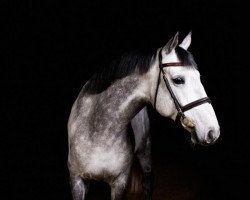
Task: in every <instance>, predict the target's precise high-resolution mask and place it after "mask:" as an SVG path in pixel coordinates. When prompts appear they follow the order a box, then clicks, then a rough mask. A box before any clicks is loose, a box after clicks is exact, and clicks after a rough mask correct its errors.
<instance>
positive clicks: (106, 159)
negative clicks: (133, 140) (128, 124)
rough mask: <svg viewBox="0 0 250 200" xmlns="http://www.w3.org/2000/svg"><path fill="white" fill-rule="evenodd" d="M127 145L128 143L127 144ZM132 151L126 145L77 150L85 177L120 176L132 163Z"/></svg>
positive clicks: (86, 147)
mask: <svg viewBox="0 0 250 200" xmlns="http://www.w3.org/2000/svg"><path fill="white" fill-rule="evenodd" d="M125 143H126V142H125ZM131 150H132V149H131V148H128V146H127V145H126V144H119V143H117V144H113V145H111V146H110V145H107V146H104V145H97V144H95V145H93V146H92V145H90V146H88V145H84V146H83V145H81V146H78V148H77V149H76V154H77V157H78V162H79V163H80V165H79V166H80V171H82V172H84V174H83V176H84V175H86V176H91V177H100V176H103V175H118V174H120V173H121V171H123V169H126V168H127V167H128V164H129V163H130V162H131V154H132V151H131Z"/></svg>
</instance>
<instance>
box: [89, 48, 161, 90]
mask: <svg viewBox="0 0 250 200" xmlns="http://www.w3.org/2000/svg"><path fill="white" fill-rule="evenodd" d="M155 52H156V51H147V52H138V51H134V52H131V53H125V54H123V55H122V57H121V58H120V59H117V60H115V61H113V62H112V63H111V64H110V65H109V66H108V67H102V68H100V69H99V70H98V71H97V72H96V73H95V74H94V75H93V76H92V77H91V78H90V80H89V82H88V83H87V85H86V86H85V92H87V93H90V94H96V93H100V92H102V91H104V90H105V89H107V88H108V87H109V86H110V85H111V84H112V83H113V82H114V81H115V80H117V79H121V78H124V77H126V76H128V75H130V74H132V73H134V72H136V73H139V74H143V73H146V72H147V71H148V70H149V68H150V66H151V63H152V61H154V59H155Z"/></svg>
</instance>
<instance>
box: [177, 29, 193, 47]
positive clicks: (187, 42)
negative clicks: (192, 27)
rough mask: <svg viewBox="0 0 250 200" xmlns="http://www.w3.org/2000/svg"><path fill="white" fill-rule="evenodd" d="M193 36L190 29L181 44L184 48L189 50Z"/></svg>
mask: <svg viewBox="0 0 250 200" xmlns="http://www.w3.org/2000/svg"><path fill="white" fill-rule="evenodd" d="M191 36H192V31H190V32H189V33H188V35H187V36H186V37H185V38H184V40H183V41H182V43H181V44H180V45H179V46H180V47H182V48H183V49H185V50H187V49H188V47H189V46H190V44H191Z"/></svg>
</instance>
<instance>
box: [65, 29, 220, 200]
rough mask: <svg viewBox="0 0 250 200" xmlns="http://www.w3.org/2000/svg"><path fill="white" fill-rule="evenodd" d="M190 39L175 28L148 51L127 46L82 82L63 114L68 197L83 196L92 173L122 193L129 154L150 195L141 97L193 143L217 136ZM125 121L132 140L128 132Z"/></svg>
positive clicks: (78, 199)
mask: <svg viewBox="0 0 250 200" xmlns="http://www.w3.org/2000/svg"><path fill="white" fill-rule="evenodd" d="M190 43H191V33H190V34H188V35H187V36H186V37H185V38H184V40H183V41H182V42H181V43H180V44H179V41H178V33H177V34H176V35H175V36H174V37H173V38H171V39H170V40H169V41H168V42H167V44H166V45H165V46H163V47H162V48H159V49H158V50H156V51H154V52H153V53H152V52H149V53H147V54H142V53H131V54H125V55H124V56H123V57H122V58H121V59H120V60H118V61H117V62H114V63H113V64H112V65H110V66H109V67H107V68H103V69H101V70H99V71H98V72H97V73H96V74H95V75H94V76H93V77H92V78H91V79H90V80H89V81H88V82H87V83H86V84H85V85H84V86H83V88H82V90H81V91H80V94H79V95H78V97H77V99H76V101H75V102H74V104H73V106H72V109H71V114H70V117H69V121H68V144H69V153H68V169H69V173H70V180H71V187H72V195H73V198H74V200H83V199H85V197H86V193H87V188H88V182H89V181H90V180H97V181H104V182H106V183H108V184H109V185H110V187H111V199H112V200H119V199H122V198H123V196H124V192H125V189H126V187H127V185H128V180H129V177H130V171H131V166H132V161H133V157H134V155H136V156H137V157H138V160H139V162H140V164H141V167H142V171H143V174H144V178H143V180H144V183H143V187H144V190H145V199H147V200H149V199H151V196H152V189H151V188H152V184H151V180H152V178H151V177H152V176H151V155H150V137H149V134H147V132H148V131H147V129H148V127H147V124H148V123H147V122H146V123H145V121H144V122H143V120H148V119H147V115H145V112H146V111H145V106H146V105H153V107H154V108H155V110H156V111H157V112H159V113H160V114H161V115H162V116H164V117H169V118H171V119H173V120H176V119H180V120H181V123H182V125H183V127H184V128H185V129H186V130H188V131H189V132H190V133H191V140H192V142H193V143H199V144H203V145H210V144H213V143H214V142H215V141H216V140H217V138H218V137H219V134H220V129H219V124H218V121H217V118H216V115H215V112H214V110H213V107H212V105H211V103H210V100H209V98H208V97H207V94H206V92H205V90H204V87H203V85H202V83H201V81H200V74H199V71H198V69H197V66H196V63H195V61H194V59H193V56H192V54H191V53H190V52H189V51H188V50H187V49H188V47H189V46H190ZM140 111H141V112H140ZM130 123H131V124H132V128H133V129H134V134H135V140H136V142H135V146H133V145H132V142H131V138H130V137H129V134H128V126H129V124H130ZM141 124H144V125H142V126H141ZM140 126H141V127H140ZM143 128H145V129H144V130H140V129H143Z"/></svg>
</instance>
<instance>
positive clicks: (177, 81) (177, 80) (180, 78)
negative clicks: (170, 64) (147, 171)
mask: <svg viewBox="0 0 250 200" xmlns="http://www.w3.org/2000/svg"><path fill="white" fill-rule="evenodd" d="M173 82H174V83H175V84H177V85H180V84H184V83H185V80H184V78H182V77H177V78H173Z"/></svg>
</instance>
